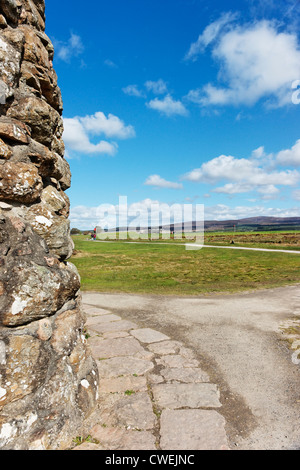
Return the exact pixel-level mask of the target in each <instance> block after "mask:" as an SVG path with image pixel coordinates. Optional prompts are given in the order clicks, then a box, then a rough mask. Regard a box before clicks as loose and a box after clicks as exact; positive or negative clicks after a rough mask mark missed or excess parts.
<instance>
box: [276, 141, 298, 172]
mask: <svg viewBox="0 0 300 470" xmlns="http://www.w3.org/2000/svg"><path fill="white" fill-rule="evenodd" d="M276 160H277V163H279V164H280V165H293V166H300V139H299V140H297V142H296V143H295V145H294V146H293V147H292V148H291V149H286V150H281V151H280V152H279V153H278V154H277V156H276Z"/></svg>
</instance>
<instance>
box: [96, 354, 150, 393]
mask: <svg viewBox="0 0 300 470" xmlns="http://www.w3.org/2000/svg"><path fill="white" fill-rule="evenodd" d="M92 352H93V350H92ZM96 362H97V366H98V370H99V375H100V377H106V378H108V377H120V376H121V375H133V374H136V375H144V374H147V372H149V371H150V370H152V369H153V368H154V364H153V362H152V361H147V360H145V359H139V358H135V357H126V358H124V357H114V358H112V359H107V360H104V361H96ZM100 386H101V384H100Z"/></svg>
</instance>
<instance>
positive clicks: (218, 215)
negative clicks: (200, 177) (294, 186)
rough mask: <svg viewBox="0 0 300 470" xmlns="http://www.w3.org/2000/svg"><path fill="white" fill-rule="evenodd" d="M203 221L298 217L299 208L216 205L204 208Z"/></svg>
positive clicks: (299, 215) (299, 213)
mask: <svg viewBox="0 0 300 470" xmlns="http://www.w3.org/2000/svg"><path fill="white" fill-rule="evenodd" d="M204 212H205V220H219V221H220V220H231V219H244V218H248V217H259V216H264V217H300V208H299V207H291V208H284V209H280V208H278V207H265V206H264V205H257V206H236V207H229V206H227V205H225V204H217V205H215V206H211V207H205V211H204Z"/></svg>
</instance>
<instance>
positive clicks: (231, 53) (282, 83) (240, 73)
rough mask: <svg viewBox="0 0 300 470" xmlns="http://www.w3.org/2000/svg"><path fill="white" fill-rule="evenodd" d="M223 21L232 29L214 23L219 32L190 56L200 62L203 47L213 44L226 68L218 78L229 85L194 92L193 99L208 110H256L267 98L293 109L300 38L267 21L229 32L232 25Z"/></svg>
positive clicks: (234, 27)
mask: <svg viewBox="0 0 300 470" xmlns="http://www.w3.org/2000/svg"><path fill="white" fill-rule="evenodd" d="M222 18H223V22H222V21H221V20H222ZM222 18H221V20H220V24H221V26H225V25H227V28H225V29H224V28H221V27H219V28H217V26H218V23H217V22H215V23H212V25H214V30H213V31H214V32H211V34H210V36H209V37H208V38H206V39H205V37H206V36H207V29H208V28H207V29H206V30H205V31H206V34H205V31H204V33H203V35H202V36H200V38H201V40H198V42H199V44H198V47H196V46H195V47H194V53H193V54H192V53H191V52H190V54H189V55H190V57H194V58H195V57H196V56H197V54H199V53H200V52H201V47H202V48H203V47H205V46H206V45H207V44H209V43H210V42H213V50H212V57H213V58H214V59H215V60H216V61H217V62H218V63H219V64H220V71H219V77H218V78H219V81H221V80H222V81H223V82H225V83H226V86H215V85H214V84H212V83H208V84H206V85H205V86H204V87H202V88H198V89H195V90H191V91H190V92H189V93H188V95H187V98H188V99H189V100H190V101H193V102H196V103H199V104H200V105H202V106H208V105H218V106H219V105H221V106H222V105H240V104H245V105H247V106H252V105H254V104H255V103H256V102H258V101H259V100H261V99H267V100H268V104H269V105H270V106H271V105H272V106H283V105H286V104H290V103H291V97H292V91H291V84H292V82H293V81H294V80H296V79H297V78H298V77H300V47H299V44H298V39H297V36H296V34H294V33H291V32H280V31H278V29H277V28H276V26H275V24H274V23H272V22H270V21H265V20H262V21H258V22H256V23H254V24H251V25H249V24H247V25H244V26H238V25H234V24H230V27H229V24H228V21H227V23H224V22H225V19H224V17H222ZM212 25H210V26H212ZM228 28H229V30H228ZM200 46H201V47H200ZM190 51H191V50H190ZM196 53H197V54H196Z"/></svg>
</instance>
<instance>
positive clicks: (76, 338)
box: [0, 0, 98, 450]
mask: <svg viewBox="0 0 300 470" xmlns="http://www.w3.org/2000/svg"><path fill="white" fill-rule="evenodd" d="M53 55H54V50H53V45H52V43H51V41H50V40H49V38H48V37H47V35H46V34H45V4H44V0H0V449H1V450H6V449H12V450H34V449H49V450H56V449H57V450H58V449H66V448H68V447H69V446H70V444H71V442H72V439H74V438H75V437H76V436H78V435H80V429H81V427H82V426H83V422H84V420H85V419H87V417H88V416H89V415H90V414H91V412H92V411H93V409H94V407H95V404H96V401H97V390H98V371H97V366H96V364H95V361H94V359H93V358H92V356H91V354H90V351H89V348H88V346H87V344H86V339H85V335H84V331H85V330H84V328H85V326H84V325H85V314H84V313H83V310H82V306H81V296H80V290H79V289H80V279H79V275H78V273H77V271H76V268H75V267H74V266H73V265H72V264H71V263H70V262H68V261H67V259H68V258H70V256H71V254H72V251H73V243H72V240H71V237H70V223H69V220H68V216H69V199H68V197H67V195H66V194H65V192H64V191H65V190H66V189H68V188H69V187H70V179H71V174H70V168H69V165H68V163H67V161H66V160H65V159H64V144H63V141H62V133H63V121H62V117H61V115H62V99H61V93H60V89H59V88H58V86H57V76H56V74H55V71H54V70H53V65H52V60H53Z"/></svg>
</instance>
